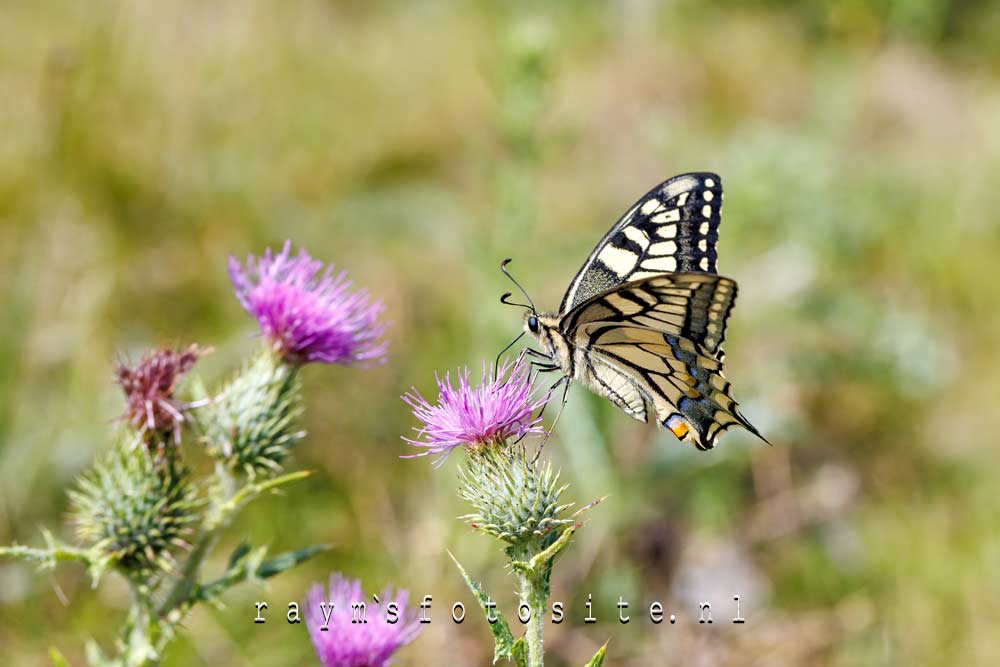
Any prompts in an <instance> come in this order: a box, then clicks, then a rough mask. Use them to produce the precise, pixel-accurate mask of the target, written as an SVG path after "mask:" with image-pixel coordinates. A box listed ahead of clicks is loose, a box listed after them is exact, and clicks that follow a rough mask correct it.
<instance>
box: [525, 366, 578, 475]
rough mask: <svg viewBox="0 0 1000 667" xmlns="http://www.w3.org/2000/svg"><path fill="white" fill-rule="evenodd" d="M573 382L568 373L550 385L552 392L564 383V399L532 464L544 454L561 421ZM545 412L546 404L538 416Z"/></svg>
mask: <svg viewBox="0 0 1000 667" xmlns="http://www.w3.org/2000/svg"><path fill="white" fill-rule="evenodd" d="M571 384H572V382H571V381H570V377H569V376H568V375H563V376H562V377H561V378H559V379H558V380H556V382H555V384H553V385H552V386H551V387H549V392H550V393H551V392H552V391H554V390H555V388H556V387H558V386H559V385H563V394H562V401H561V403H560V405H559V412H557V413H556V418H555V419H553V420H552V426H550V427H549V429H548V430H547V431H546V432H545V437H543V438H542V442H541V444H539V445H538V451H537V452H535V456H534V458H533V459H531V464H532V465H534V464H535V461H537V460H538V457H539V456H541V455H542V449H544V448H545V443H547V442H548V441H549V436H551V435H552V431H554V430H555V428H556V424H558V423H559V418H560V417H562V413H563V410H565V409H566V402H567V401H568V400H569V387H570V385H571ZM546 405H548V404H546ZM543 412H545V406H542V411H541V412H539V413H538V416H539V417H541V416H542V413H543Z"/></svg>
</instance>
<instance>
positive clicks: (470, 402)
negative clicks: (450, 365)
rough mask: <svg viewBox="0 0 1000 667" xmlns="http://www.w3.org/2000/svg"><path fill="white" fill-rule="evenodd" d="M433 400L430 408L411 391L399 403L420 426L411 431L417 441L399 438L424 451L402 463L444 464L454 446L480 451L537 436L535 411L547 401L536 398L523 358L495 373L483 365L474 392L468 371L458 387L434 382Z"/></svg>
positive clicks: (460, 373) (462, 371) (447, 378)
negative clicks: (422, 459) (427, 460)
mask: <svg viewBox="0 0 1000 667" xmlns="http://www.w3.org/2000/svg"><path fill="white" fill-rule="evenodd" d="M436 379H437V386H438V400H437V403H436V404H434V405H432V404H431V403H430V402H429V401H427V399H425V398H424V397H423V396H421V395H420V393H419V392H418V391H417V390H416V389H413V390H412V391H410V392H408V393H406V394H404V395H403V400H404V401H406V403H407V404H408V405H409V406H410V407H411V408H413V415H414V416H415V417H416V418H417V419H419V420H420V421H421V422H422V423H423V427H421V428H417V427H414V430H415V431H417V434H418V436H417V439H413V438H403V440H405V441H406V442H408V443H410V444H411V445H413V446H415V447H424V448H425V449H426V451H423V452H420V453H419V454H413V455H411V456H407V457H404V458H413V457H416V456H428V455H432V454H436V455H439V456H438V458H437V460H436V461H435V464H436V465H440V464H441V463H443V462H444V460H445V459H446V458H448V455H449V454H451V452H452V451H453V450H454V449H455V448H456V447H463V446H464V447H467V448H470V449H478V448H482V447H483V446H486V445H495V444H502V443H505V442H508V441H509V440H511V439H519V438H521V437H523V436H525V435H528V434H532V433H541V432H542V428H541V418H540V417H538V416H536V415H535V411H536V410H539V409H540V408H541V407H542V406H544V405H545V404H546V403H547V402H548V401H549V398H550V397H551V396H550V395H549V394H544V395H539V392H538V390H537V388H536V387H535V386H534V384H533V380H534V377H533V376H532V374H531V372H530V370H529V368H528V365H527V364H526V363H525V362H524V358H523V357H518V358H517V359H516V360H515V361H514V362H513V363H512V362H510V361H505V362H504V363H503V365H502V366H501V367H500V368H499V369H498V370H497V372H496V373H495V374H491V373H490V372H489V369H488V367H487V366H486V362H485V361H484V362H483V379H482V382H481V384H479V385H478V386H475V387H473V386H472V385H471V383H470V379H469V370H468V369H467V368H466V369H460V370H459V371H458V386H457V387H454V386H452V382H451V375H450V374H446V375H445V376H444V379H443V380H442V379H441V377H440V376H437V377H436Z"/></svg>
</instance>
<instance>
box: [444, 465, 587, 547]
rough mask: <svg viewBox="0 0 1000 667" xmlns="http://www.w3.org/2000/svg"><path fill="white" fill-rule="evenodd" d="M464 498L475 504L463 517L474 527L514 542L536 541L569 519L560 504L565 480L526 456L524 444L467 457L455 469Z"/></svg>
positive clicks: (569, 505)
mask: <svg viewBox="0 0 1000 667" xmlns="http://www.w3.org/2000/svg"><path fill="white" fill-rule="evenodd" d="M459 477H460V479H461V482H462V488H461V495H462V498H463V499H465V500H466V501H468V502H469V504H471V505H472V506H473V508H475V511H474V512H473V513H471V514H467V515H465V516H463V517H462V518H463V519H465V521H466V522H467V523H468V524H469V525H470V526H472V527H473V528H475V529H477V530H481V531H483V532H484V533H487V534H489V535H492V536H494V537H496V538H498V539H501V540H504V541H505V542H508V543H509V544H511V545H513V546H516V547H525V546H529V545H532V544H535V545H537V544H540V543H541V541H542V540H543V539H544V538H545V537H546V536H547V535H549V534H550V533H552V532H553V531H555V530H557V529H558V528H561V527H563V526H567V525H569V524H571V523H573V519H572V518H570V517H567V516H565V512H566V511H567V510H569V509H570V508H571V507H573V503H565V504H560V503H559V497H560V496H561V495H562V493H563V491H565V490H566V488H567V486H569V485H568V484H562V485H561V484H559V473H553V472H552V466H551V465H550V464H548V463H545V464H540V463H539V464H536V463H532V462H531V461H530V460H529V457H528V455H527V453H526V452H525V450H524V447H523V446H520V445H516V446H512V447H507V448H503V449H484V450H482V451H480V452H477V453H476V454H475V455H474V456H470V457H469V459H468V462H467V463H466V466H465V467H464V468H463V469H462V470H461V472H460V473H459Z"/></svg>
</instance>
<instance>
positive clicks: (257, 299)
mask: <svg viewBox="0 0 1000 667" xmlns="http://www.w3.org/2000/svg"><path fill="white" fill-rule="evenodd" d="M291 250H292V244H291V242H290V241H286V242H285V245H284V247H283V248H282V250H281V253H280V254H278V255H274V254H272V253H271V249H270V248H268V249H267V250H266V251H265V253H264V256H263V257H254V256H252V255H251V256H250V257H248V258H247V262H246V265H245V266H243V265H241V264H240V263H239V262H238V261H237V260H236V258H235V257H230V258H229V276H230V278H231V279H232V281H233V286H234V287H235V288H236V297H237V298H238V299H239V300H240V303H241V304H242V305H243V307H244V308H245V309H246V310H247V312H248V313H250V314H251V315H253V316H254V317H255V318H256V319H257V324H258V325H260V330H261V333H262V334H263V335H264V338H265V339H266V340H267V341H268V342H269V343H270V344H271V345H272V346H273V347H274V348H275V349H276V350H277V351H278V352H279V353H280V354H281V356H282V357H283V358H284V359H285V360H286V361H288V362H290V363H294V364H299V363H305V362H308V361H319V362H322V363H326V364H345V365H351V364H362V365H364V364H373V363H378V362H380V361H382V360H383V359H384V358H385V351H386V343H385V342H384V341H383V340H382V339H381V338H382V334H383V333H384V332H385V325H384V324H383V323H381V322H380V321H379V316H380V315H381V314H382V311H383V310H384V307H383V305H382V302H381V301H372V300H371V299H370V298H369V296H368V293H367V292H366V291H365V290H356V291H354V292H351V281H349V280H347V274H346V273H345V272H341V273H338V274H337V275H333V265H330V266H328V267H326V270H324V269H323V263H322V262H320V261H317V260H313V259H312V258H311V257H309V255H308V254H307V253H306V251H305V250H300V251H299V255H298V257H292V256H291Z"/></svg>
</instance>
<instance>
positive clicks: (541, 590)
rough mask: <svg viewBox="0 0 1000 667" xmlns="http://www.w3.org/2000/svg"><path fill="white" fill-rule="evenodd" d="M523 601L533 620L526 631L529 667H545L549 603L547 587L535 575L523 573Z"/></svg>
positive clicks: (525, 639) (520, 576)
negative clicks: (545, 639) (546, 622)
mask: <svg viewBox="0 0 1000 667" xmlns="http://www.w3.org/2000/svg"><path fill="white" fill-rule="evenodd" d="M519 579H520V580H521V601H522V602H523V603H525V604H527V605H528V609H529V610H530V611H531V618H530V619H529V620H528V625H527V627H526V628H525V631H524V641H525V643H526V644H527V645H528V667H543V665H544V662H545V651H544V633H545V606H546V604H547V603H548V594H547V588H548V587H547V586H545V585H544V584H543V583H542V582H539V581H538V580H537V575H536V574H535V573H528V572H522V573H521V574H520V575H519Z"/></svg>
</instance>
